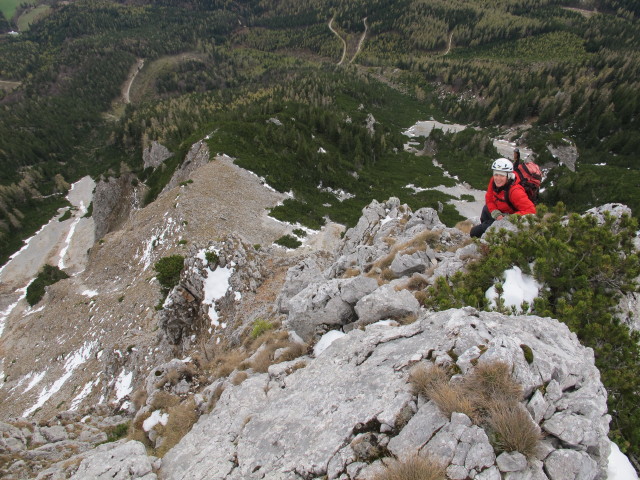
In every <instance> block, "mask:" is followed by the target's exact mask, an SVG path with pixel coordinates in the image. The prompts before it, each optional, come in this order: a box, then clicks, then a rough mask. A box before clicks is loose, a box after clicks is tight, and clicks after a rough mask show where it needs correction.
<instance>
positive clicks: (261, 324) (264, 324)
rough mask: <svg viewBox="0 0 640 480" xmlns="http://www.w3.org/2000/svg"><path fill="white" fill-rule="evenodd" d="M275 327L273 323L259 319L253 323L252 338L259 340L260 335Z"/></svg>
mask: <svg viewBox="0 0 640 480" xmlns="http://www.w3.org/2000/svg"><path fill="white" fill-rule="evenodd" d="M273 327H274V325H273V323H271V322H269V321H268V320H264V319H262V318H257V319H256V320H255V321H254V322H253V329H252V330H251V337H252V338H258V337H259V336H260V335H262V334H263V333H265V332H268V331H269V330H271V329H272V328H273Z"/></svg>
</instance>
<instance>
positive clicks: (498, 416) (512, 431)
mask: <svg viewBox="0 0 640 480" xmlns="http://www.w3.org/2000/svg"><path fill="white" fill-rule="evenodd" d="M488 423H489V426H490V427H491V429H492V430H493V431H494V432H495V434H496V435H495V444H496V446H497V447H498V448H499V449H501V450H503V451H505V452H513V451H517V452H520V453H522V454H523V455H525V456H526V457H534V456H535V455H536V454H537V453H538V449H539V447H540V441H541V440H542V434H541V432H540V428H539V427H538V425H536V424H535V423H534V421H533V419H532V418H531V416H530V415H529V412H527V410H526V409H525V408H524V407H523V406H522V405H521V404H519V403H504V402H499V401H497V402H495V403H494V404H493V405H491V407H490V409H489V422H488Z"/></svg>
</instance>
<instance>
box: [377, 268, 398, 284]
mask: <svg viewBox="0 0 640 480" xmlns="http://www.w3.org/2000/svg"><path fill="white" fill-rule="evenodd" d="M380 278H381V279H382V280H385V281H387V282H389V281H391V280H395V279H396V278H398V276H397V275H396V274H395V273H394V272H393V270H391V269H390V268H385V269H383V270H382V273H381V274H380Z"/></svg>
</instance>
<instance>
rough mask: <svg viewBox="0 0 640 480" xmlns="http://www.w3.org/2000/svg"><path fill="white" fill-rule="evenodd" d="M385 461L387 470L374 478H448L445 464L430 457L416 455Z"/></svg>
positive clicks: (383, 479)
mask: <svg viewBox="0 0 640 480" xmlns="http://www.w3.org/2000/svg"><path fill="white" fill-rule="evenodd" d="M383 462H384V463H385V470H384V472H382V473H380V474H378V475H376V476H375V477H374V480H446V476H445V466H444V465H443V464H442V463H441V462H438V461H436V460H434V459H432V458H430V457H422V456H417V455H414V456H411V457H408V458H405V459H404V460H395V459H391V460H389V461H384V460H383Z"/></svg>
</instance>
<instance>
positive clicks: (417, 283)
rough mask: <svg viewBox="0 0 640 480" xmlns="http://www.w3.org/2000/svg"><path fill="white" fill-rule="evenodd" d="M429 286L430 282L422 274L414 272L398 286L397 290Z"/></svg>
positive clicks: (421, 288)
mask: <svg viewBox="0 0 640 480" xmlns="http://www.w3.org/2000/svg"><path fill="white" fill-rule="evenodd" d="M428 286H429V283H427V281H426V280H425V278H424V277H423V276H422V275H420V274H413V275H412V276H411V278H409V280H407V281H406V282H405V283H404V284H403V285H402V286H399V287H396V290H411V291H416V290H423V289H425V288H427V287H428Z"/></svg>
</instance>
